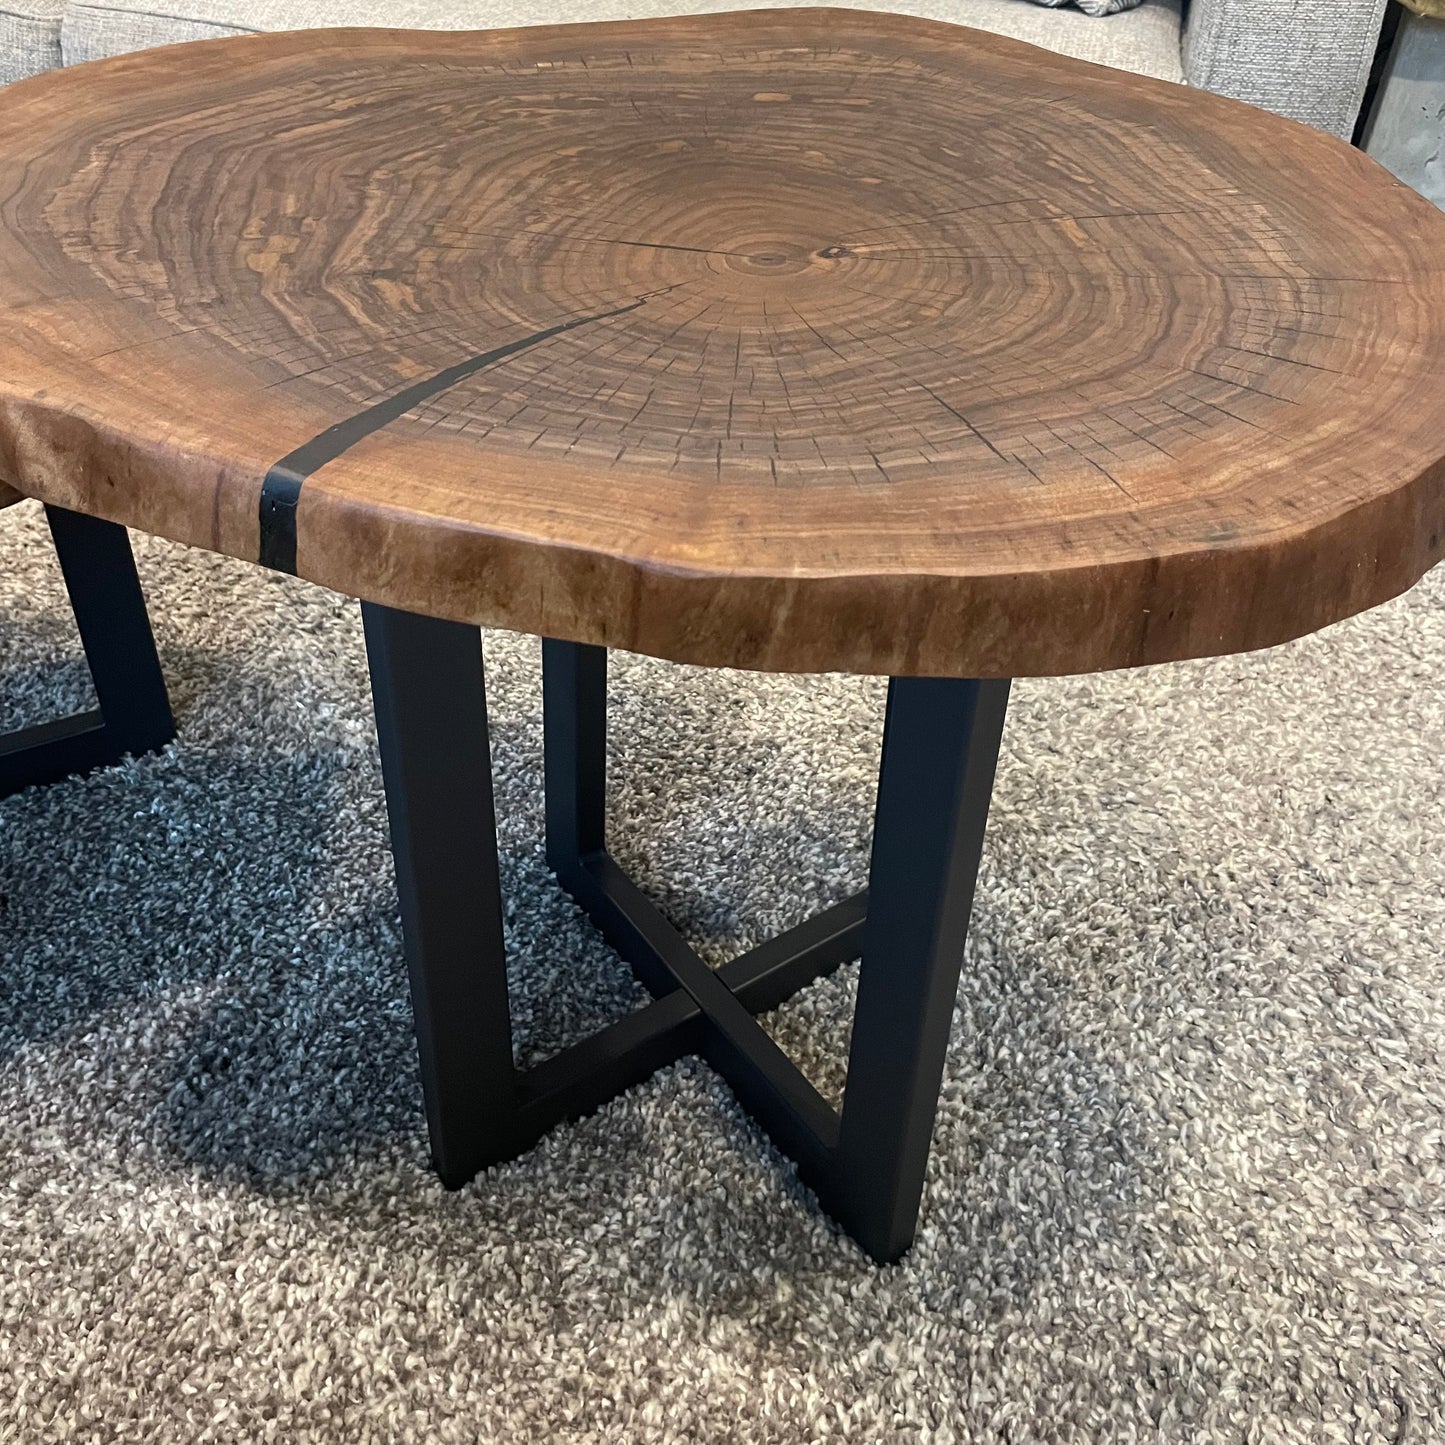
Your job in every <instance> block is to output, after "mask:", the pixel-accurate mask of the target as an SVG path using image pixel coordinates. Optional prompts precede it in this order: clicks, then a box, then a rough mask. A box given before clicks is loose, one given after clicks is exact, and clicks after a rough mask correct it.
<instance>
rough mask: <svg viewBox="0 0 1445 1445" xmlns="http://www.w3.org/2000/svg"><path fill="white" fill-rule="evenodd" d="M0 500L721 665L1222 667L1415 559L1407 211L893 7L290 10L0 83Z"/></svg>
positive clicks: (1305, 150)
mask: <svg viewBox="0 0 1445 1445" xmlns="http://www.w3.org/2000/svg"><path fill="white" fill-rule="evenodd" d="M0 199H3V208H4V213H3V225H0V476H3V477H4V478H5V479H7V480H9V481H11V482H13V483H15V484H16V485H17V486H19V487H20V488H21V489H22V490H23V491H25V492H27V493H29V494H31V495H34V496H39V497H42V498H44V499H46V500H49V501H52V502H56V503H59V504H62V505H64V506H68V507H75V508H78V509H81V510H83V511H87V512H92V513H95V514H98V515H100V516H103V517H108V518H110V519H112V520H117V521H121V522H125V523H128V524H130V525H132V526H135V527H139V528H143V529H146V530H148V531H151V532H156V533H160V534H163V535H165V536H169V537H173V538H176V539H179V540H181V541H184V542H189V543H194V544H196V545H199V546H202V547H208V548H213V549H216V550H218V551H221V552H225V553H230V554H232V555H234V556H237V557H243V558H247V559H251V560H261V561H263V562H265V563H266V564H267V565H270V566H273V567H278V568H282V569H286V570H295V571H296V572H298V573H299V574H300V575H301V576H303V577H308V578H311V579H313V580H314V581H316V582H320V583H323V584H325V585H326V586H328V587H333V588H337V589H339V590H341V591H345V592H349V593H352V594H356V595H359V596H362V597H364V598H368V599H371V600H375V601H382V602H387V603H391V604H394V605H397V606H401V607H405V608H409V609H412V610H415V611H420V612H427V613H432V614H435V615H438V616H444V617H450V618H455V619H460V620H468V621H476V622H481V623H488V624H500V625H503V626H511V627H516V628H521V629H525V630H527V631H530V632H538V633H545V634H550V635H554V636H559V637H563V638H570V639H574V640H581V641H591V642H600V643H606V644H608V645H611V646H617V647H625V648H632V649H637V650H640V651H644V652H650V653H655V654H658V655H662V656H666V657H671V658H675V659H678V660H681V661H693V662H704V663H715V664H733V665H740V666H745V667H755V668H763V669H773V670H813V669H820V670H821V669H832V668H841V669H849V670H854V671H877V672H894V673H942V674H975V675H985V676H987V675H1006V674H1033V673H1051V672H1073V671H1085V670H1093V669H1099V668H1108V667H1116V666H1127V665H1131V664H1136V663H1142V662H1155V661H1163V660H1167V659H1171V658H1179V657H1186V656H1194V655H1201V654H1210V653H1218V652H1226V651H1233V650H1239V649H1244V648H1251V647H1258V646H1263V645H1266V644H1270V643H1275V642H1279V641H1282V640H1284V639H1287V638H1289V637H1293V636H1296V635H1298V634H1300V633H1302V632H1305V631H1308V630H1310V629H1313V628H1316V627H1319V626H1322V625H1324V624H1325V623H1328V622H1331V621H1333V620H1336V619H1338V618H1341V617H1344V616H1347V615H1349V614H1350V613H1353V612H1356V611H1358V610H1359V609H1361V608H1363V607H1367V606H1370V605H1372V604H1374V603H1376V602H1379V601H1382V600H1383V599H1385V598H1387V597H1390V596H1393V595H1394V594H1396V593H1398V592H1399V591H1401V590H1402V589H1404V588H1405V587H1407V586H1409V585H1410V584H1411V583H1412V582H1414V581H1415V580H1416V579H1417V578H1418V577H1419V576H1420V574H1421V573H1422V572H1423V571H1425V570H1426V569H1427V568H1429V567H1430V566H1431V565H1433V563H1435V562H1436V561H1437V560H1438V559H1439V558H1440V556H1441V554H1442V550H1445V216H1442V215H1441V214H1439V213H1438V212H1436V211H1435V210H1434V209H1432V208H1431V207H1430V206H1429V205H1427V204H1426V203H1425V202H1424V201H1422V200H1420V199H1419V198H1418V197H1416V196H1415V195H1413V194H1412V193H1410V192H1409V191H1407V190H1406V189H1405V188H1404V187H1403V186H1401V185H1399V184H1398V183H1397V182H1395V181H1394V180H1393V179H1392V178H1391V177H1390V176H1389V175H1387V174H1386V173H1385V172H1384V171H1383V170H1382V169H1380V168H1379V167H1378V166H1376V165H1375V164H1373V163H1372V162H1371V161H1369V160H1368V159H1366V158H1365V157H1364V156H1363V155H1361V154H1359V153H1358V152H1356V151H1354V150H1351V149H1350V148H1349V147H1347V146H1345V145H1344V144H1343V143H1341V142H1339V141H1337V140H1335V139H1333V138H1331V137H1327V136H1325V135H1322V134H1319V133H1317V132H1314V131H1311V130H1307V129H1305V128H1303V127H1301V126H1299V125H1295V124H1293V123H1291V122H1288V121H1284V120H1280V119H1278V118H1276V117H1274V116H1271V115H1266V114H1264V113H1263V112H1260V111H1256V110H1252V109H1250V108H1248V107H1246V106H1243V105H1240V104H1237V103H1235V102H1232V101H1228V100H1224V99H1220V98H1218V97H1216V96H1213V95H1209V94H1206V93H1203V92H1201V91H1196V90H1190V89H1186V88H1184V87H1179V86H1173V85H1169V84H1166V83H1163V82H1157V81H1152V80H1145V79H1141V78H1139V77H1137V76H1133V75H1127V74H1124V73H1121V72H1117V71H1112V70H1105V69H1101V68H1098V67H1095V66H1090V65H1086V64H1083V63H1080V62H1077V61H1072V60H1066V59H1062V58H1060V57H1058V56H1055V55H1051V54H1049V53H1046V52H1044V51H1042V50H1038V49H1035V48H1033V47H1031V46H1027V45H1023V44H1019V43H1017V42H1014V41H1010V40H1005V39H1001V38H998V37H995V36H992V35H987V34H983V33H980V32H976V31H972V30H967V29H962V28H959V27H955V26H950V25H944V24H939V23H935V22H931V21H923V20H916V19H909V18H904V17H900V16H897V15H877V14H870V13H866V12H858V11H843V10H819V9H806V10H791V11H765V12H754V13H744V14H732V15H712V16H706V17H700V18H691V19H676V20H654V21H644V22H636V23H620V24H606V25H579V26H565V27H558V28H546V29H532V30H514V31H509V32H495V31H494V32H467V33H461V34H444V33H432V32H425V33H418V32H403V31H362V30H352V31H338V30H328V31H313V32H306V33H298V34H286V35H265V36H254V37H246V38H238V39H233V40H222V41H214V42H206V43H203V44H199V45H186V46H176V47H170V48H167V49H162V50H157V51H150V52H145V53H141V54H135V55H128V56H124V57H121V58H119V59H116V60H110V61H105V62H102V63H99V64H95V65H87V66H84V67H82V68H79V69H76V70H69V71H61V72H54V73H51V74H49V75H45V76H42V77H39V78H37V79H34V80H28V81H25V82H23V83H21V84H18V85H14V86H10V87H8V88H7V89H6V90H5V91H4V92H3V93H0Z"/></svg>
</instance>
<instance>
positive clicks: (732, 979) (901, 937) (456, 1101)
mask: <svg viewBox="0 0 1445 1445" xmlns="http://www.w3.org/2000/svg"><path fill="white" fill-rule="evenodd" d="M362 612H363V618H364V623H365V630H366V641H367V650H368V654H369V657H370V662H371V675H372V691H373V697H374V701H375V704H376V717H377V731H378V736H379V738H380V743H381V760H382V770H383V774H384V778H385V783H386V793H387V806H388V812H389V816H390V820H391V833H392V849H393V853H394V855H395V859H396V870H397V883H398V889H399V893H400V899H401V911H402V924H403V933H404V937H405V943H406V955H407V963H408V968H409V971H410V976H411V990H412V1000H413V1004H414V1007H415V1013H416V1021H417V1038H418V1046H419V1049H420V1054H421V1071H422V1084H423V1091H424V1095H425V1100H426V1109H427V1120H428V1126H429V1130H430V1135H431V1144H432V1153H433V1158H434V1160H435V1163H436V1167H437V1171H438V1173H439V1174H440V1175H441V1177H442V1179H443V1181H444V1182H445V1183H447V1184H448V1185H450V1186H453V1187H455V1186H458V1185H461V1184H463V1183H465V1182H466V1181H467V1180H468V1179H470V1178H471V1177H472V1176H473V1175H474V1174H475V1173H476V1172H477V1171H478V1170H480V1169H483V1168H485V1167H486V1166H488V1165H490V1164H494V1163H497V1162H500V1161H502V1160H505V1159H510V1158H514V1157H515V1156H516V1155H518V1154H520V1153H522V1152H523V1151H525V1150H526V1149H527V1148H528V1147H530V1146H531V1145H532V1144H533V1143H534V1142H535V1141H536V1140H537V1139H539V1138H540V1137H541V1136H542V1135H543V1134H545V1133H546V1132H547V1131H548V1130H549V1129H551V1128H552V1127H554V1126H555V1125H556V1124H558V1123H560V1122H561V1121H563V1120H565V1119H572V1118H577V1117H579V1116H581V1115H583V1114H586V1113H589V1112H591V1111H592V1110H594V1109H596V1108H597V1107H598V1106H599V1105H601V1104H603V1103H605V1102H606V1101H607V1100H608V1099H610V1098H612V1097H613V1096H614V1095H615V1094H617V1093H618V1092H619V1091H620V1090H622V1089H625V1088H627V1087H629V1086H631V1085H633V1084H636V1083H639V1082H641V1081H642V1080H644V1079H646V1078H647V1077H648V1076H649V1075H651V1074H652V1073H654V1072H655V1071H656V1070H657V1069H658V1068H660V1067H662V1066H663V1065H664V1064H667V1063H670V1062H672V1061H673V1060H675V1059H677V1058H679V1057H682V1056H684V1055H687V1054H700V1055H702V1056H703V1057H704V1058H705V1059H707V1061H708V1062H709V1063H710V1064H711V1065H712V1066H713V1067H714V1068H716V1069H717V1070H718V1071H719V1072H720V1073H721V1074H722V1075H723V1076H724V1077H725V1078H726V1079H727V1081H728V1083H729V1084H730V1085H731V1087H732V1088H733V1090H734V1092H735V1093H736V1095H737V1097H738V1098H739V1099H740V1100H741V1102H742V1103H743V1105H744V1106H745V1107H746V1108H747V1109H748V1111H749V1112H750V1113H751V1114H752V1115H753V1117H754V1118H756V1119H757V1120H758V1121H759V1123H761V1124H762V1126H763V1127H764V1128H765V1129H766V1130H767V1131H768V1133H769V1134H770V1135H771V1136H772V1137H773V1139H774V1140H775V1141H776V1142H777V1143H778V1145H779V1146H780V1147H781V1148H782V1149H783V1150H784V1151H785V1152H787V1153H788V1154H789V1155H791V1156H792V1158H793V1159H795V1160H796V1161H797V1164H798V1169H799V1175H800V1177H801V1178H803V1179H804V1180H805V1182H807V1183H808V1184H809V1185H810V1186H811V1187H812V1188H813V1189H814V1191H815V1192H816V1193H817V1195H818V1198H819V1201H820V1203H821V1204H822V1205H823V1207H824V1208H825V1209H826V1210H827V1211H828V1212H829V1213H830V1214H832V1215H833V1216H834V1217H836V1218H837V1219H838V1220H839V1221H840V1222H841V1223H842V1225H843V1226H844V1228H845V1229H847V1230H848V1231H849V1232H850V1233H851V1234H852V1235H853V1236H854V1237H855V1238H856V1239H857V1240H858V1242H859V1243H860V1244H861V1245H862V1246H863V1248H864V1249H865V1250H866V1251H867V1252H868V1253H869V1254H870V1255H872V1256H873V1258H875V1259H877V1260H879V1261H885V1262H886V1261H889V1260H893V1259H896V1258H897V1257H898V1256H899V1255H901V1254H902V1253H903V1252H904V1251H905V1250H906V1249H907V1248H908V1246H909V1244H910V1243H911V1242H912V1240H913V1233H914V1227H915V1223H916V1220H917V1215H918V1207H919V1202H920V1200H921V1197H922V1191H923V1179H924V1169H925V1165H926V1163H927V1158H928V1149H929V1141H930V1136H931V1134H932V1129H933V1121H934V1115H935V1110H936V1106H937V1097H938V1090H939V1085H940V1082H941V1079H942V1072H943V1062H944V1053H945V1050H946V1047H947V1043H948V1033H949V1025H950V1022H951V1019H952V1016H953V1004H954V997H955V993H956V990H957V986H958V976H959V969H960V966H961V963H962V959H963V946H964V937H965V934H966V932H967V928H968V917H969V911H970V908H971V906H972V901H973V888H974V879H975V875H976V872H977V868H978V861H979V855H980V852H981V850H982V846H983V836H984V827H985V822H986V819H987V815H988V802H989V795H990V793H991V791H992V786H993V774H994V766H995V763H996V760H997V756H998V747H999V740H1000V738H1001V736H1002V732H1003V723H1004V713H1005V709H1006V706H1007V699H1008V688H1009V684H1008V683H1007V682H1006V681H971V680H958V679H931V678H895V679H894V680H893V681H892V683H891V684H890V687H889V694H888V713H887V722H886V725H885V729H884V741H883V763H882V770H881V775H880V782H879V796H878V807H877V817H876V824H875V829H874V840H873V853H872V860H871V866H870V874H869V888H868V891H867V893H865V894H859V895H858V896H857V897H854V898H850V899H848V900H846V901H845V902H843V903H839V904H837V905H835V906H834V907H832V908H829V909H827V910H825V911H824V912H823V913H821V914H820V915H818V916H817V917H816V918H813V919H810V920H809V921H807V922H806V923H803V924H800V925H799V926H798V927H796V928H793V929H790V930H788V931H787V932H786V933H784V934H782V935H781V936H780V937H778V938H775V939H772V940H770V941H769V942H767V943H764V944H762V945H760V946H759V947H757V948H754V949H752V950H750V951H749V952H747V953H745V954H743V955H742V956H741V957H740V958H736V959H734V960H732V961H731V962H730V963H727V964H724V965H723V966H722V967H721V968H718V969H716V970H714V969H711V968H709V967H708V965H707V964H705V963H704V962H703V961H702V959H701V958H699V957H698V955H697V954H696V952H694V950H693V949H692V948H691V946H690V945H689V944H688V943H687V942H686V941H685V940H684V939H683V938H682V937H681V935H680V934H678V932H677V931H676V930H675V929H674V928H673V927H672V925H671V924H670V923H668V921H667V920H666V919H665V918H664V917H663V916H662V914H661V913H660V912H659V911H658V910H657V909H656V908H655V907H654V906H653V904H651V903H650V902H649V901H648V900H647V899H646V898H645V897H644V896H643V894H642V893H641V892H640V890H639V889H638V888H637V887H636V885H635V884H633V883H632V881H631V880H630V879H629V878H628V877H627V875H626V874H625V873H624V872H623V871H622V869H621V868H619V867H618V865H617V864H616V862H614V861H613V859H612V858H611V857H610V856H609V854H608V853H607V850H606V846H605V829H604V820H605V798H606V726H607V723H606V687H607V655H606V652H605V651H604V650H603V649H602V648H599V647H589V646H583V645H579V644H574V643H565V642H553V641H546V642H544V643H543V692H544V699H543V703H544V720H545V721H544V727H545V735H546V816H547V858H548V862H549V863H550V864H551V866H552V868H553V869H554V870H555V872H556V874H557V877H558V879H559V881H560V882H561V883H562V885H563V886H564V887H565V888H566V889H567V890H568V891H569V892H570V893H571V894H572V896H573V897H574V898H575V899H576V900H577V901H578V903H580V904H581V906H582V907H583V908H584V909H585V910H586V911H587V913H588V914H589V915H590V916H591V918H592V919H593V921H594V922H595V923H596V925H597V926H598V928H599V929H600V930H601V932H602V933H603V935H604V936H605V937H606V938H607V940H608V941H609V942H610V943H611V944H612V946H613V947H614V948H615V949H616V950H617V952H618V953H619V954H620V955H621V956H622V957H623V958H624V959H625V960H626V961H627V962H628V964H630V965H631V967H632V970H633V972H634V974H635V975H636V976H637V978H638V979H639V980H640V981H641V983H642V984H643V985H644V987H645V988H646V989H647V990H648V992H649V993H651V994H652V996H653V999H652V1002H651V1003H650V1004H648V1005H647V1006H646V1007H644V1008H642V1009H641V1010H639V1011H637V1012H635V1013H632V1014H629V1015H627V1016H626V1017H624V1018H622V1019H620V1020H618V1021H617V1022H616V1023H614V1024H611V1025H610V1026H609V1027H607V1028H604V1029H603V1030H601V1031H600V1032H599V1033H597V1034H595V1035H593V1036H592V1037H591V1038H588V1039H585V1040H584V1041H582V1042H581V1043H578V1044H575V1045H573V1046H572V1047H570V1048H567V1049H564V1050H563V1051H562V1052H560V1053H558V1054H556V1055H554V1056H553V1057H552V1058H550V1059H548V1060H546V1061H545V1062H543V1063H541V1064H539V1065H537V1066H535V1067H533V1068H530V1069H526V1070H520V1069H518V1068H516V1066H515V1064H514V1062H513V1055H512V1036H511V1021H510V1013H509V1007H508V997H507V976H506V960H505V954H504V949H503V941H502V912H501V900H500V894H499V888H498V881H497V856H496V831H495V818H494V812H493V802H492V779H491V767H490V756H489V750H488V743H487V710H486V692H485V685H484V679H483V665H482V648H481V636H480V633H479V631H478V630H477V629H476V628H474V627H468V626H465V625H463V624H461V623H454V622H443V621H438V620H435V619H432V618H426V617H420V616H417V615H415V614H411V613H406V612H400V611H397V610H394V609H391V608H387V607H382V606H379V605H375V604H363V608H362ZM860 953H861V956H862V959H863V963H862V971H861V974H860V979H859V986H858V1003H857V1012H856V1015H855V1021H854V1027H853V1041H852V1046H851V1050H850V1053H849V1059H848V1076H847V1085H846V1089H845V1094H844V1099H843V1106H842V1109H841V1112H840V1111H837V1110H835V1109H834V1108H833V1107H832V1106H831V1105H830V1104H829V1103H828V1102H827V1101H826V1100H825V1099H824V1098H823V1097H822V1096H821V1095H820V1094H819V1093H818V1091H817V1090H816V1089H815V1088H814V1087H813V1086H812V1084H811V1083H809V1082H808V1080H807V1079H806V1078H804V1077H803V1075H802V1074H801V1073H800V1072H799V1071H798V1069H797V1068H796V1067H795V1066H794V1065H793V1064H792V1063H791V1062H790V1061H789V1059H788V1058H787V1056H786V1055H785V1054H784V1053H783V1051H782V1050H781V1049H780V1048H779V1047H778V1046H777V1045H776V1044H775V1043H774V1042H773V1041H772V1039H771V1038H770V1037H769V1036H768V1034H767V1033H766V1032H765V1031H764V1030H763V1028H762V1027H761V1025H760V1024H759V1023H758V1022H757V1020H756V1019H755V1018H754V1017H753V1015H754V1014H756V1013H759V1012H762V1011H765V1010H767V1009H770V1008H774V1007H776V1006H777V1005H778V1004H779V1003H781V1002H782V1001H783V1000H784V999H786V998H788V997H789V996H791V995H792V994H793V993H795V992H796V991H797V990H798V989H800V988H802V987H803V986H804V985H805V984H807V983H810V982H812V981H813V980H814V979H816V978H818V977H820V976H822V975H823V974H825V973H828V972H829V971H831V970H832V969H834V968H836V967H837V966H838V965H839V964H840V963H842V962H844V961H845V960H847V959H851V958H856V957H858V956H859V955H860Z"/></svg>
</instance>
